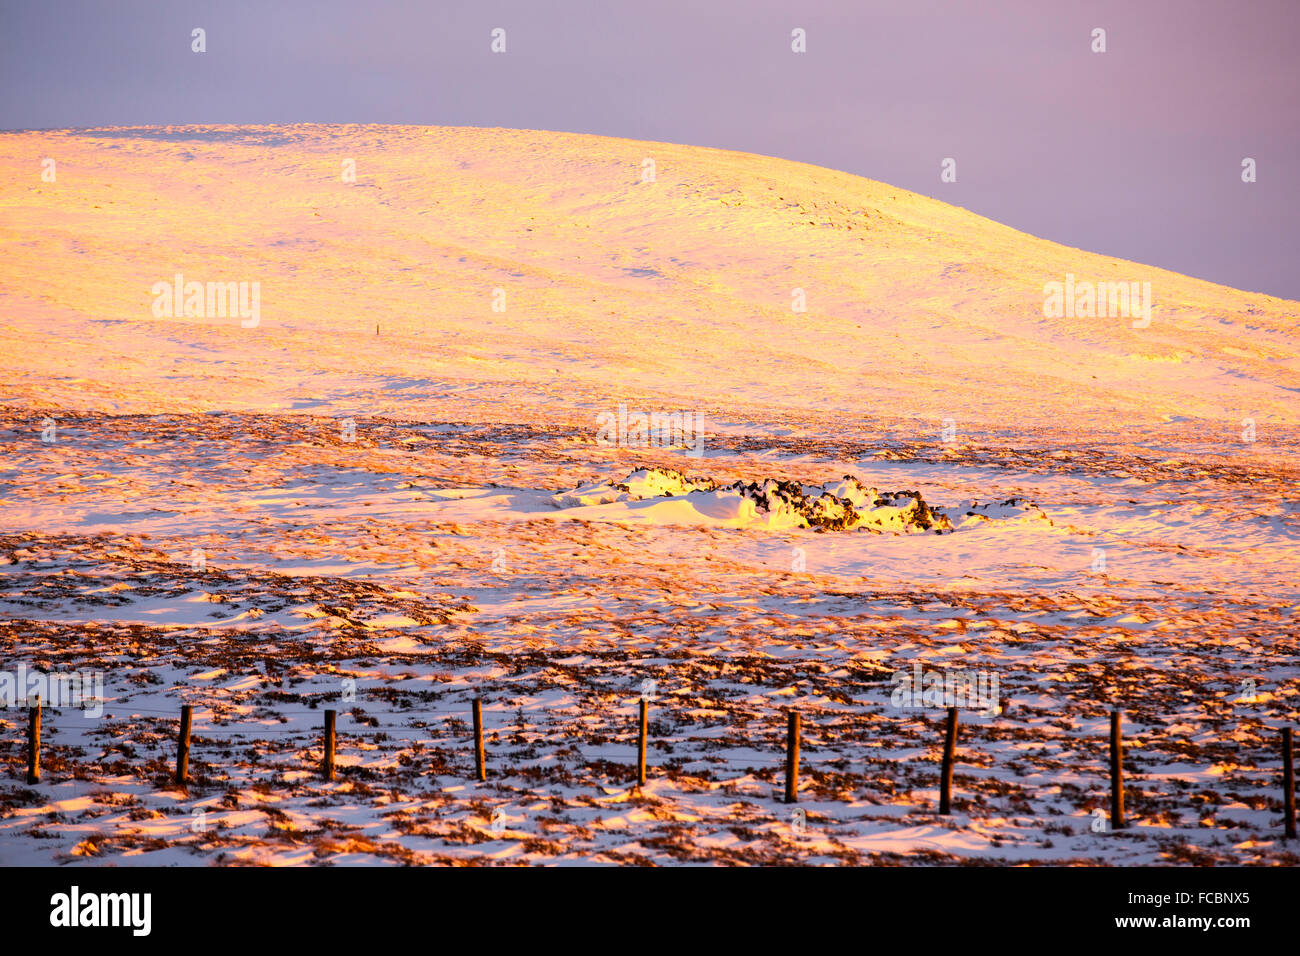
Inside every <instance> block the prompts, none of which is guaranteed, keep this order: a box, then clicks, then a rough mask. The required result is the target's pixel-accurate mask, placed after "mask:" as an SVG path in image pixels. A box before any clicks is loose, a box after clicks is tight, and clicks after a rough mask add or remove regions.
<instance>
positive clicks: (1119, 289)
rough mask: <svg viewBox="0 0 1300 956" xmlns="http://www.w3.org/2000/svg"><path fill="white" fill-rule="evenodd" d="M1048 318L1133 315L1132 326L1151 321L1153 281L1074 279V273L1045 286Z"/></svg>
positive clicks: (1145, 325) (1142, 325)
mask: <svg viewBox="0 0 1300 956" xmlns="http://www.w3.org/2000/svg"><path fill="white" fill-rule="evenodd" d="M1043 318H1045V319H1073V318H1081V319H1092V318H1111V319H1114V318H1124V319H1134V320H1135V321H1134V322H1133V328H1135V329H1145V328H1146V327H1147V326H1148V325H1150V324H1151V283H1150V282H1075V281H1074V273H1073V272H1067V273H1066V274H1065V282H1064V283H1061V282H1049V283H1047V284H1046V285H1044V286H1043Z"/></svg>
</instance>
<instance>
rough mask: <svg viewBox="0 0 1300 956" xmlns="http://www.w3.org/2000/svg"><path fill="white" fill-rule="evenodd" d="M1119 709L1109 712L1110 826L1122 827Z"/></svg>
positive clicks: (1122, 758) (1122, 773)
mask: <svg viewBox="0 0 1300 956" xmlns="http://www.w3.org/2000/svg"><path fill="white" fill-rule="evenodd" d="M1123 720H1124V715H1123V713H1122V712H1121V711H1118V710H1113V711H1111V713H1110V828H1111V829H1112V830H1122V829H1124V737H1123V730H1122V727H1121V725H1122V723H1123Z"/></svg>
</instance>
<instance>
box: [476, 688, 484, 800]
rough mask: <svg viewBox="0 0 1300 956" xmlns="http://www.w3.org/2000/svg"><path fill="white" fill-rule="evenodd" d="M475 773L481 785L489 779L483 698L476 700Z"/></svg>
mask: <svg viewBox="0 0 1300 956" xmlns="http://www.w3.org/2000/svg"><path fill="white" fill-rule="evenodd" d="M474 772H475V774H476V775H477V776H478V781H479V783H482V782H483V781H484V780H486V779H487V767H486V766H485V761H484V759H483V698H481V697H475V698H474Z"/></svg>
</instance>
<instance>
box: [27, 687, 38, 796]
mask: <svg viewBox="0 0 1300 956" xmlns="http://www.w3.org/2000/svg"><path fill="white" fill-rule="evenodd" d="M27 782H28V783H40V782H41V695H40V694H37V695H36V706H35V707H28V708H27Z"/></svg>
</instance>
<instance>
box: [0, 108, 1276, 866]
mask: <svg viewBox="0 0 1300 956" xmlns="http://www.w3.org/2000/svg"><path fill="white" fill-rule="evenodd" d="M44 157H53V158H55V159H56V160H57V162H58V179H57V181H56V182H55V183H44V182H42V181H41V179H40V171H41V163H40V161H41V159H42V158H44ZM346 158H354V159H355V160H356V163H357V170H358V176H357V182H356V183H354V184H353V183H344V182H341V181H340V179H339V168H340V163H341V161H342V160H343V159H346ZM644 158H654V159H655V160H656V169H657V178H656V181H655V182H653V183H646V182H642V181H641V170H642V168H643V159H644ZM0 168H3V171H4V178H3V191H0V205H3V207H4V215H3V217H2V218H0V245H2V246H3V250H2V251H3V257H4V258H3V262H4V265H3V266H0V354H2V355H3V358H4V370H5V371H4V377H3V380H2V382H0V412H2V414H3V419H2V420H0V447H3V452H4V454H3V459H2V464H0V468H2V469H3V470H0V489H2V495H3V505H4V506H3V508H0V655H2V656H0V671H13V670H15V669H16V668H17V667H18V666H19V665H20V664H22V665H25V666H26V667H27V668H29V669H40V670H42V671H47V672H54V673H60V672H65V671H68V670H72V669H77V670H84V669H88V668H89V669H95V670H100V671H102V672H103V674H104V680H105V697H106V703H105V705H104V713H103V715H102V716H101V717H99V718H92V717H89V716H87V715H85V714H83V713H81V712H80V711H77V710H75V709H68V708H64V709H52V710H47V712H46V715H45V757H46V762H45V768H44V780H43V782H42V783H40V784H38V785H35V786H27V785H26V784H25V783H24V781H23V779H22V771H23V768H24V766H25V756H26V755H25V747H24V743H23V729H24V727H25V719H26V715H25V711H23V710H21V709H19V708H8V709H3V710H0V764H3V767H0V776H2V777H3V779H2V780H0V862H3V863H59V864H65V863H86V862H90V863H112V864H117V865H130V864H132V863H175V864H184V865H204V864H211V863H232V864H233V863H249V864H292V863H313V862H315V863H341V864H349V863H408V862H417V863H418V862H441V861H451V862H461V863H492V862H510V863H514V862H550V863H576V862H608V863H617V862H632V863H641V862H645V863H657V864H665V863H677V862H713V863H732V862H737V863H756V862H804V863H838V862H859V863H865V862H899V863H987V862H1007V863H1020V862H1039V863H1060V862H1084V863H1088V862H1102V863H1105V862H1110V863H1130V862H1139V863H1211V862H1213V863H1267V864H1279V863H1280V864H1294V863H1296V862H1297V861H1298V857H1300V854H1298V853H1297V849H1298V848H1297V847H1296V846H1294V845H1291V846H1288V845H1286V844H1284V843H1282V841H1280V840H1279V839H1278V835H1279V830H1280V821H1281V800H1280V797H1281V790H1280V786H1279V773H1278V766H1279V752H1278V743H1277V736H1278V733H1277V728H1279V727H1280V726H1282V725H1283V724H1285V723H1291V724H1293V725H1294V724H1296V723H1298V722H1300V697H1298V692H1300V663H1297V651H1298V650H1300V642H1298V641H1297V638H1296V636H1295V630H1294V620H1295V615H1296V610H1297V608H1298V607H1300V585H1298V584H1297V581H1298V580H1300V540H1298V537H1300V492H1297V485H1296V479H1297V475H1298V472H1300V467H1298V463H1300V459H1298V458H1297V450H1298V449H1300V429H1298V425H1300V423H1298V422H1297V413H1296V409H1297V403H1296V391H1297V389H1300V345H1297V343H1296V338H1295V329H1296V322H1297V316H1300V305H1298V304H1297V303H1295V302H1289V301H1285V300H1279V299H1274V298H1270V297H1268V296H1262V295H1253V294H1248V293H1243V292H1237V291H1235V290H1231V289H1225V288H1222V287H1219V286H1214V285H1210V284H1208V283H1204V282H1200V281H1197V280H1192V279H1188V278H1186V277H1182V276H1177V275H1174V274H1172V273H1167V272H1162V271H1160V270H1156V269H1151V268H1149V267H1146V266H1141V265H1137V264H1133V263H1124V262H1116V261H1114V260H1111V259H1109V258H1107V257H1103V256H1095V255H1092V254H1090V253H1084V252H1080V251H1078V250H1072V249H1066V248H1064V247H1061V246H1057V245H1054V244H1052V243H1047V242H1044V241H1041V240H1038V239H1034V238H1032V237H1029V236H1025V235H1023V234H1019V233H1016V232H1014V231H1013V230H1010V229H1007V228H1006V227H1003V226H1000V225H997V224H995V223H990V222H988V221H987V220H983V219H980V218H979V217H976V216H973V215H971V214H969V213H966V212H964V211H962V210H959V209H955V208H953V207H949V206H945V205H943V204H941V203H938V202H935V201H933V200H929V199H925V198H923V197H918V196H915V195H913V194H909V193H906V192H904V191H901V190H895V189H893V188H892V187H889V186H885V185H882V184H879V183H873V182H870V181H867V180H861V179H857V178H855V177H851V176H847V175H845V174H841V173H835V172H832V171H829V170H821V169H816V168H813V167H807V166H801V165H798V164H793V163H786V162H783V161H780V160H772V159H767V158H762V157H752V156H744V155H740V154H732V153H723V152H718V151H713V150H705V149H697V148H691V147H682V146H668V145H664V144H649V143H632V142H626V141H619V140H606V139H598V138H593V137H579V136H571V135H564V134H551V133H529V132H517V131H502V130H487V131H484V130H446V129H430V130H423V129H398V128H379V127H349V128H344V127H337V128H326V127H294V128H288V129H276V130H268V129H262V130H239V129H232V128H224V129H217V128H204V129H172V130H156V129H155V130H134V131H129V130H102V131H90V132H82V133H65V132H50V133H21V134H0ZM176 272H183V273H184V274H186V276H187V278H194V279H198V280H200V281H207V280H212V281H235V282H238V281H259V282H260V283H261V321H260V324H259V325H258V327H256V328H242V327H241V326H240V324H239V321H238V319H237V318H215V319H200V318H195V317H181V318H170V319H169V318H155V317H154V316H153V315H152V313H151V308H150V306H151V301H152V296H151V294H150V289H151V287H152V285H153V284H154V283H156V282H158V281H170V280H171V277H172V276H173V274H174V273H176ZM1067 272H1069V273H1073V274H1075V275H1078V276H1080V277H1097V278H1102V277H1105V278H1109V277H1111V276H1115V277H1122V278H1123V279H1125V280H1129V281H1150V282H1152V285H1153V296H1154V298H1155V301H1156V311H1155V314H1154V316H1153V321H1152V323H1151V325H1150V327H1148V328H1144V329H1135V328H1133V327H1132V326H1131V324H1130V323H1129V322H1128V321H1127V320H1125V319H1120V318H1088V319H1046V318H1044V317H1043V316H1042V299H1043V296H1042V286H1043V284H1044V283H1045V282H1048V281H1053V280H1060V279H1062V278H1063V277H1064V275H1065V274H1066V273H1067ZM794 288H800V289H803V290H804V292H805V294H806V297H807V301H808V310H807V312H803V313H793V312H792V311H791V308H790V303H791V290H792V289H794ZM496 289H502V290H504V292H505V295H506V302H507V307H506V311H505V312H504V313H501V312H493V311H492V307H491V306H492V301H493V295H494V290H496ZM376 324H378V325H379V334H378V335H376V332H375V325H376ZM620 403H625V404H627V405H628V406H629V407H630V408H633V409H642V410H645V411H647V412H677V411H687V412H691V413H694V414H697V415H699V416H700V418H701V420H702V421H703V422H704V435H705V439H704V446H703V448H704V451H703V455H702V456H700V457H695V456H692V455H691V454H689V453H688V452H687V451H686V450H685V449H673V448H640V447H617V446H614V445H610V444H607V443H602V442H600V441H598V440H597V439H598V427H597V416H599V415H601V414H602V413H611V412H613V411H614V410H615V409H616V407H617V406H618V405H619V404H620ZM345 419H351V420H352V422H353V423H354V424H355V435H354V436H353V435H352V434H351V433H350V432H349V431H347V429H346V426H345V425H344V420H345ZM1244 419H1250V420H1251V422H1252V424H1253V427H1254V429H1255V440H1254V441H1243V440H1242V434H1243V431H1244V429H1245V427H1246V423H1245V422H1244V421H1243V420H1244ZM51 420H52V424H53V427H54V432H53V434H52V437H54V439H55V440H54V441H52V442H50V441H44V440H42V435H43V432H44V433H45V434H46V435H47V436H50V435H51V433H50V432H49V427H50V425H51ZM945 427H947V428H948V429H949V431H948V433H947V434H946V435H945V434H944V429H945ZM945 437H946V438H948V439H949V440H944V438H945ZM648 468H659V469H673V470H676V471H678V472H681V473H682V474H683V475H685V476H688V477H697V476H698V477H703V478H707V479H708V486H707V487H706V486H703V485H701V486H698V487H694V488H693V493H689V492H692V488H688V487H686V486H681V487H676V486H674V485H673V484H672V482H671V481H669V480H667V479H664V478H663V477H662V475H661V474H660V473H659V472H652V473H648V474H643V475H641V476H640V478H639V479H638V480H637V481H636V482H628V481H626V480H625V479H628V478H629V476H636V475H637V473H638V471H639V470H640V469H648ZM846 475H853V476H855V477H856V478H857V479H858V480H859V481H860V482H861V485H862V487H863V488H864V489H869V488H875V489H877V490H878V492H879V494H881V495H886V494H888V493H892V492H908V493H909V494H915V495H919V496H921V497H923V499H924V502H925V504H926V505H927V506H928V508H929V509H930V510H931V511H932V512H934V513H935V514H936V515H941V516H943V517H945V518H946V519H947V523H948V524H949V525H950V527H934V526H931V527H921V526H918V525H917V523H916V522H915V521H914V520H913V518H914V517H915V515H916V512H915V511H907V508H909V507H911V506H910V505H909V504H908V503H909V502H911V501H912V498H910V497H907V498H903V497H899V498H889V499H888V500H887V501H886V505H887V506H888V507H886V506H880V505H877V504H876V500H875V498H874V496H873V497H872V498H871V499H870V500H868V499H866V498H865V497H862V496H861V495H859V494H858V492H857V491H855V490H853V489H852V488H851V487H850V486H849V485H848V484H847V483H846V482H845V481H844V476H846ZM767 479H775V480H781V481H789V482H797V483H800V484H801V485H802V486H804V487H803V493H804V494H805V496H806V495H807V494H809V493H811V492H812V489H813V486H817V488H818V489H819V490H820V489H830V490H832V491H833V492H834V493H835V494H836V495H837V496H839V497H843V498H845V500H848V498H850V497H853V496H854V495H858V498H857V499H856V500H857V504H856V505H855V508H856V510H857V511H858V512H862V513H868V512H869V513H870V514H871V515H873V516H874V517H872V519H871V520H870V521H863V522H862V523H861V524H853V525H852V526H851V527H844V528H841V527H840V526H839V524H836V523H835V522H831V523H830V524H831V525H834V527H831V528H830V529H827V528H823V527H806V526H802V525H806V524H808V522H807V521H806V520H805V521H800V520H799V519H798V518H797V517H796V515H795V513H794V512H780V513H777V512H774V511H772V510H767V511H765V510H763V509H762V508H758V507H755V506H754V496H751V497H746V496H745V495H744V494H742V493H740V492H735V493H728V492H726V491H725V487H726V486H727V485H730V484H731V483H733V482H746V483H748V482H763V481H764V480H767ZM638 482H639V483H638ZM615 483H620V484H622V485H623V487H621V488H620V487H616V486H615ZM768 487H769V488H771V487H773V486H768ZM628 489H631V490H630V491H629V490H628ZM720 489H724V490H720ZM665 492H667V495H666V496H664V493H665ZM845 496H848V497H845ZM1012 499H1016V500H1015V502H1013V503H1011V504H1005V503H1006V502H1010V501H1011V500H1012ZM769 500H770V499H769ZM746 502H749V504H746ZM1029 503H1032V505H1031V504H1029ZM895 506H902V510H901V511H900V510H899V509H898V508H895ZM970 512H973V514H972V513H970ZM909 515H910V516H911V517H909ZM926 523H928V522H922V524H926ZM840 524H842V522H841V523H840ZM850 524H852V523H851V522H850ZM936 530H938V531H942V533H935V531H936ZM196 551H199V552H201V555H202V558H203V564H204V567H202V568H196V567H195V566H194V564H195V562H194V557H195V552H196ZM918 664H919V665H920V666H921V667H922V668H923V669H924V670H925V671H926V672H930V671H932V670H938V669H944V668H947V669H949V670H952V669H960V670H962V671H965V672H980V673H983V674H986V675H995V676H996V678H997V680H998V683H999V687H1000V695H1001V697H1002V702H1003V705H1004V706H1003V709H1002V711H1001V712H1000V713H984V712H982V711H981V710H980V709H975V708H968V709H964V710H963V711H962V727H961V732H960V736H959V749H958V765H957V770H956V781H955V800H954V809H955V813H954V814H953V815H952V816H951V817H948V818H942V817H939V816H937V815H936V814H935V809H936V806H937V778H938V758H939V744H940V742H941V737H942V731H941V726H940V724H941V720H942V717H943V713H944V711H943V709H942V708H941V707H940V708H934V707H930V708H900V707H897V706H894V703H893V701H892V700H891V694H892V691H893V690H894V688H895V687H896V683H895V680H894V677H893V675H894V674H895V673H896V672H898V671H908V672H911V671H912V670H913V668H914V667H915V666H916V665H918ZM349 679H350V680H351V681H354V682H355V693H356V700H355V701H340V700H339V698H340V695H341V693H342V692H343V690H344V688H345V687H348V686H352V685H348V684H345V681H346V680H349ZM646 681H653V682H654V683H653V686H650V685H646V684H645V682H646ZM643 687H645V688H646V691H645V692H646V693H647V694H648V695H649V696H650V697H651V727H650V730H651V750H650V760H649V762H650V765H651V774H650V781H649V783H648V784H647V786H646V787H645V788H642V789H639V790H638V789H637V788H635V787H634V786H633V783H634V780H633V774H632V763H633V759H634V754H635V748H634V743H635V736H634V732H635V721H636V711H637V702H638V701H639V699H640V697H641V695H642V693H643ZM476 695H481V696H482V697H483V699H484V702H485V703H484V710H485V721H486V725H487V728H488V737H487V751H488V768H489V779H488V782H487V783H485V784H477V783H474V782H472V780H471V777H472V767H473V755H472V752H471V750H470V748H469V746H468V738H469V702H470V700H471V699H472V698H473V697H474V696H476ZM184 702H188V703H192V704H194V705H195V740H194V750H193V756H192V759H191V772H192V775H193V777H194V781H193V782H192V783H191V784H190V786H189V787H188V788H187V789H185V790H182V789H180V788H177V787H176V786H174V785H172V784H171V783H170V782H169V781H168V774H169V771H170V767H171V761H172V760H173V758H174V753H175V743H174V734H175V728H176V722H177V715H178V711H179V707H180V704H181V703H184ZM325 706H331V707H337V708H338V709H339V711H340V714H339V734H340V740H339V765H340V768H341V773H340V777H339V780H337V781H335V782H332V783H326V782H323V781H321V780H320V779H318V777H317V776H316V774H315V768H316V765H317V762H318V761H319V756H320V741H319V730H318V729H319V726H320V723H321V711H322V709H323V707H325ZM791 706H796V707H798V708H799V709H800V710H801V712H802V714H803V721H804V753H803V756H804V761H803V787H802V790H801V797H800V803H799V808H800V809H801V810H802V811H803V814H804V816H803V817H802V818H797V817H795V816H794V815H793V814H792V809H791V807H789V806H787V805H785V804H784V803H782V802H781V800H780V792H781V785H782V745H783V737H784V725H785V709H786V708H788V707H791ZM1114 706H1119V707H1121V708H1123V709H1124V711H1125V714H1126V721H1127V723H1126V727H1127V733H1128V747H1129V750H1128V764H1129V769H1130V789H1129V793H1128V803H1129V811H1130V814H1131V816H1132V820H1133V825H1132V826H1131V827H1130V828H1129V829H1127V830H1125V831H1122V832H1119V833H1110V832H1104V831H1102V832H1097V831H1096V830H1095V829H1094V824H1095V821H1096V820H1097V819H1098V815H1097V814H1096V812H1095V811H1097V810H1099V809H1104V808H1105V807H1106V806H1107V777H1106V734H1107V719H1108V713H1109V711H1110V709H1111V708H1112V707H1114ZM494 820H495V823H494Z"/></svg>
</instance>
